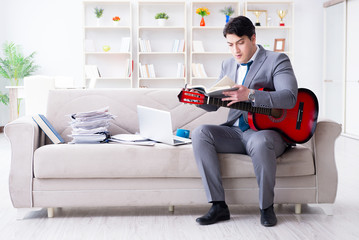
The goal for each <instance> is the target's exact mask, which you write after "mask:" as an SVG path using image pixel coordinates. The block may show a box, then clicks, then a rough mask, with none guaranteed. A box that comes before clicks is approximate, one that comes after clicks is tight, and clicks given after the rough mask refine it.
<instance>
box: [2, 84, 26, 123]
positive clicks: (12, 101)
mask: <svg viewBox="0 0 359 240" xmlns="http://www.w3.org/2000/svg"><path fill="white" fill-rule="evenodd" d="M5 88H7V89H9V106H10V122H11V121H14V120H15V119H17V118H18V117H19V114H18V111H17V108H18V101H19V100H20V99H22V98H24V86H6V87H5Z"/></svg>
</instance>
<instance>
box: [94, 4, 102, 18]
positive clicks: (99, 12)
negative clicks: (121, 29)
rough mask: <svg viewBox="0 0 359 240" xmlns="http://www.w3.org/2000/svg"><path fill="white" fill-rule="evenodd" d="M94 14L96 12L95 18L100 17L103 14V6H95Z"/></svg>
mask: <svg viewBox="0 0 359 240" xmlns="http://www.w3.org/2000/svg"><path fill="white" fill-rule="evenodd" d="M95 14H96V17H97V18H100V17H102V14H103V8H97V7H96V8H95Z"/></svg>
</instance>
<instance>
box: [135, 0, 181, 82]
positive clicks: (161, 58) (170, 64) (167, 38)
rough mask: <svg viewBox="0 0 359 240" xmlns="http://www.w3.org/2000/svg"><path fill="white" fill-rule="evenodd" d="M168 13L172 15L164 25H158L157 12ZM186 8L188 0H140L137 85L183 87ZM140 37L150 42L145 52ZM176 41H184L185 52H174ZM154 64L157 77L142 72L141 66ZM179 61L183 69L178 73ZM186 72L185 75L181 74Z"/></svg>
mask: <svg viewBox="0 0 359 240" xmlns="http://www.w3.org/2000/svg"><path fill="white" fill-rule="evenodd" d="M161 12H165V13H167V15H168V16H169V19H168V20H166V24H165V26H159V25H158V23H157V21H156V19H155V15H156V14H157V13H161ZM186 14H187V11H186V2H185V1H178V2H147V1H146V2H141V1H140V2H138V19H137V23H138V26H137V36H138V37H137V40H138V41H137V43H138V44H137V76H138V83H137V86H138V87H151V88H162V87H165V88H172V87H183V86H184V84H185V83H186V74H185V72H186V69H187V64H186V63H187V61H186V60H187V15H186ZM140 39H142V40H143V41H148V42H149V45H150V49H151V51H150V52H144V51H142V49H141V46H140ZM175 40H179V41H180V40H182V41H184V45H183V48H182V49H183V51H182V50H178V52H176V51H177V50H176V51H175V52H174V49H173V45H174V42H175ZM146 64H147V65H151V64H152V65H153V68H154V72H155V77H153V76H152V77H148V76H146V75H145V76H144V75H143V74H141V69H140V65H146ZM178 64H183V71H181V72H180V73H177V72H178ZM182 73H183V74H182ZM177 74H179V75H177Z"/></svg>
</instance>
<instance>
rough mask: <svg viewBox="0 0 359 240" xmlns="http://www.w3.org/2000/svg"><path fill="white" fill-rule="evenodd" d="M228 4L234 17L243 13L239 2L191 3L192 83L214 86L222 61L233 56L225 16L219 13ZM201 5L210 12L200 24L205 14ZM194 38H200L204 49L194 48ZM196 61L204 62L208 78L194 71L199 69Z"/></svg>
mask: <svg viewBox="0 0 359 240" xmlns="http://www.w3.org/2000/svg"><path fill="white" fill-rule="evenodd" d="M229 6H231V7H232V8H233V9H234V13H233V15H232V16H231V17H236V16H238V15H240V13H241V12H240V3H239V2H238V1H223V2H222V1H218V2H214V1H213V2H212V1H211V2H202V1H201V2H199V1H198V2H196V1H194V2H191V11H190V12H191V31H190V32H191V37H190V43H191V44H190V45H191V46H190V60H189V62H190V71H189V72H188V74H189V76H188V79H189V84H190V85H198V84H201V85H204V86H206V87H210V86H212V85H213V84H214V83H215V82H216V80H217V79H218V77H219V75H220V72H221V64H222V61H223V60H225V59H227V58H230V57H231V56H232V55H231V53H230V51H229V49H228V47H227V42H226V39H225V38H224V37H223V28H224V25H225V24H226V17H225V15H224V14H223V13H221V12H220V10H221V9H224V7H229ZM202 7H205V8H207V9H208V11H209V12H210V15H209V16H205V17H204V20H205V26H200V21H201V18H202V17H201V16H200V15H198V14H197V13H196V10H197V8H202ZM193 41H200V42H201V43H202V45H203V49H204V51H203V52H198V51H195V50H196V49H194V47H193ZM194 64H202V65H203V69H204V71H205V72H206V75H207V77H203V75H202V76H194V73H193V71H194V69H195V68H196V67H194Z"/></svg>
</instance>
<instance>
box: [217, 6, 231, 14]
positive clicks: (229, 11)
mask: <svg viewBox="0 0 359 240" xmlns="http://www.w3.org/2000/svg"><path fill="white" fill-rule="evenodd" d="M220 12H221V13H223V14H224V15H226V16H231V15H232V14H233V13H234V9H233V8H232V6H229V7H224V9H221V10H220Z"/></svg>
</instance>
